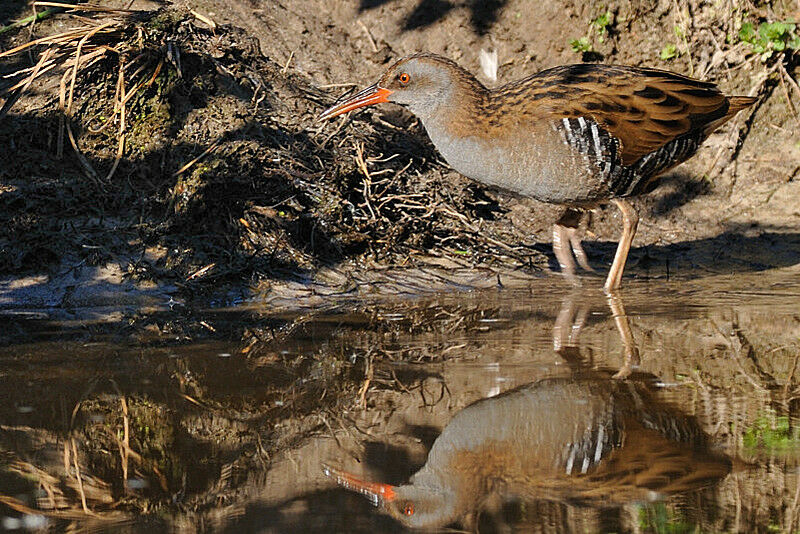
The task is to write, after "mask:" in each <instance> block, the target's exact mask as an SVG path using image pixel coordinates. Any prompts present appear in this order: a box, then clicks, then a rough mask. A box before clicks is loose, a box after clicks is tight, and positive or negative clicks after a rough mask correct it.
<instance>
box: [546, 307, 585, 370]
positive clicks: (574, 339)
mask: <svg viewBox="0 0 800 534" xmlns="http://www.w3.org/2000/svg"><path fill="white" fill-rule="evenodd" d="M588 316H589V304H587V303H586V302H581V303H580V304H579V305H578V306H576V305H575V299H574V298H573V296H572V295H570V296H568V297H567V298H565V299H564V302H562V303H561V310H560V311H559V312H558V317H557V318H556V322H555V324H554V325H553V350H555V351H556V352H557V353H558V354H560V355H561V357H562V358H564V360H565V361H566V362H567V363H568V364H569V365H570V366H571V367H579V366H580V365H581V364H582V363H583V357H582V356H581V353H580V350H579V349H578V336H579V335H580V333H581V329H583V325H584V324H586V318H587V317H588Z"/></svg>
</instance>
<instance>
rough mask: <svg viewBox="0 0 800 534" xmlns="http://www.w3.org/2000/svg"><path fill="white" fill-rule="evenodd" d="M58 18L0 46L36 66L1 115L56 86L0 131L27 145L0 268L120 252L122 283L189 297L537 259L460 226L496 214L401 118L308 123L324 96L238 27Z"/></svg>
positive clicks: (122, 14)
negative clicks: (238, 287) (325, 278)
mask: <svg viewBox="0 0 800 534" xmlns="http://www.w3.org/2000/svg"><path fill="white" fill-rule="evenodd" d="M48 5H49V4H48ZM69 13H79V14H80V20H81V21H82V25H81V26H79V27H78V28H77V29H74V30H69V31H66V32H62V33H60V34H57V35H54V36H50V37H45V38H40V39H37V40H35V41H30V42H27V43H25V44H23V45H19V46H16V47H14V48H11V49H10V50H7V51H5V52H3V53H2V56H3V57H5V58H14V57H19V56H21V55H24V54H25V53H35V54H36V57H37V58H38V59H37V60H36V63H35V65H34V66H33V67H25V68H18V69H16V70H13V71H12V72H9V73H7V74H6V78H7V80H9V81H8V82H7V83H6V85H4V87H3V89H2V91H0V98H2V97H5V104H4V111H5V112H9V110H12V109H13V108H12V106H13V104H14V103H15V102H16V100H17V99H18V98H19V97H20V96H21V95H22V94H24V92H25V91H26V90H30V89H31V87H33V86H34V81H35V80H36V83H37V84H46V83H47V82H46V81H43V80H46V77H47V76H48V75H55V76H56V77H58V76H60V83H59V84H58V85H57V86H53V89H52V90H51V91H50V92H45V93H44V94H43V95H42V98H44V100H45V101H44V102H43V105H42V106H41V108H39V109H38V110H36V111H31V112H29V113H25V114H16V115H15V114H14V113H13V112H12V113H11V114H10V115H9V116H7V117H6V118H5V122H6V128H4V130H3V132H2V133H0V136H4V137H5V139H4V141H7V142H9V143H16V144H17V145H19V146H24V148H25V155H21V156H20V157H19V158H16V160H15V161H13V162H12V163H11V165H9V166H7V167H6V168H5V169H3V170H2V171H0V172H2V175H3V179H4V180H5V181H6V183H7V186H6V191H5V193H4V194H3V196H2V202H3V204H4V209H3V210H2V218H3V221H2V223H3V226H4V227H5V229H6V230H5V231H4V232H3V236H2V237H0V240H2V246H3V248H4V250H5V252H6V253H4V254H3V255H2V257H0V270H2V271H4V272H25V271H30V270H36V269H41V268H43V267H47V266H48V265H49V266H51V267H52V266H54V265H55V264H56V263H57V262H59V261H60V260H63V259H64V258H73V259H74V261H79V262H87V263H89V264H98V263H102V262H106V261H109V260H111V259H112V258H120V257H123V258H128V259H129V263H128V269H129V274H130V275H131V276H134V277H140V278H149V279H157V280H160V281H162V282H163V281H172V282H179V283H180V284H181V286H182V287H184V288H185V289H187V290H196V289H200V288H202V287H205V286H207V285H216V284H219V283H220V282H235V281H239V282H241V281H247V282H248V283H257V281H258V280H259V279H276V278H277V279H280V278H284V277H290V278H291V277H298V276H301V277H302V276H310V275H312V273H313V272H314V271H315V269H316V268H318V267H319V266H321V265H333V264H336V263H338V262H341V261H343V260H347V259H352V258H361V259H363V260H367V261H371V262H377V263H388V262H392V263H397V264H408V262H410V261H411V262H413V261H414V257H415V256H422V255H431V254H433V255H440V254H446V255H452V256H454V257H455V258H459V257H465V258H466V259H467V260H468V262H469V263H476V262H487V261H488V262H489V263H491V262H495V261H498V262H506V263H513V264H515V265H519V266H532V265H534V264H540V263H541V261H542V255H541V254H540V253H538V252H537V251H535V250H533V249H531V248H529V247H526V246H524V245H522V244H516V245H509V244H506V242H510V243H512V244H513V243H515V241H514V240H513V239H512V240H509V239H507V236H503V235H498V233H497V232H496V231H491V230H489V231H487V229H486V228H484V227H482V225H481V223H480V221H479V222H478V223H475V222H472V221H473V220H475V215H477V214H482V215H484V216H488V217H489V218H492V217H493V216H494V215H493V214H494V213H497V212H500V211H502V210H501V209H500V208H499V207H498V205H497V204H496V202H495V201H494V200H492V199H491V198H489V197H486V196H485V195H484V194H483V193H482V192H481V191H480V190H479V189H478V188H476V187H474V186H472V185H469V184H466V183H463V184H456V185H455V186H453V185H446V186H445V185H444V184H443V182H442V172H441V166H440V164H439V163H438V162H437V160H436V158H437V156H436V154H435V153H434V152H433V151H432V149H431V147H429V146H426V145H423V144H420V143H417V142H416V141H415V138H412V137H409V136H408V135H407V134H406V133H405V132H404V127H405V122H404V119H402V118H399V117H398V119H397V123H396V124H395V123H390V122H387V121H385V120H378V121H367V120H364V119H363V118H356V119H355V120H354V121H341V122H339V123H338V124H337V125H336V128H335V129H333V130H331V129H327V130H325V129H323V125H322V124H319V123H315V122H314V117H315V115H316V114H317V112H318V111H319V109H320V107H321V105H326V104H329V103H330V102H331V101H332V97H331V96H329V93H326V92H325V91H324V89H323V88H318V87H314V86H313V85H311V84H310V83H309V82H308V81H307V80H305V79H303V78H302V77H301V76H299V75H297V74H293V73H291V72H290V71H287V69H286V68H285V66H281V65H277V64H275V63H274V62H272V61H271V60H269V59H268V58H265V57H263V56H261V54H260V53H259V47H258V43H257V41H255V40H254V39H252V38H250V37H248V36H247V35H245V34H244V33H243V32H242V31H241V30H238V29H236V28H232V27H227V26H222V25H215V26H214V27H209V25H208V24H205V23H203V22H202V21H200V20H198V19H197V18H196V17H195V16H193V15H191V14H189V13H183V12H179V11H174V10H162V11H159V12H149V13H142V12H129V11H125V10H109V9H100V8H96V7H93V6H91V5H89V6H79V7H76V9H75V10H74V11H70V12H69ZM328 90H331V91H335V92H340V91H341V88H339V87H328ZM42 132H47V135H42ZM52 132H57V135H53V134H52ZM65 139H66V141H65ZM67 142H68V147H67V149H66V150H65V148H64V147H65V145H66V143H67ZM54 162H58V165H59V168H60V171H59V172H60V173H61V175H62V178H61V179H60V180H59V182H58V183H57V184H56V183H54V182H53V180H52V177H51V176H49V175H50V174H52V171H51V170H50V169H52V165H53V163H54ZM23 176H24V178H23ZM54 200H55V201H54ZM512 233H513V232H512Z"/></svg>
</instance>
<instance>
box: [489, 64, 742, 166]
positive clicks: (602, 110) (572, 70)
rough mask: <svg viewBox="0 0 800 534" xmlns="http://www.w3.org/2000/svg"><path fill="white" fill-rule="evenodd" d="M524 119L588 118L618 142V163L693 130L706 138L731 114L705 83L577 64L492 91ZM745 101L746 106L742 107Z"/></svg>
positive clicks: (661, 73) (666, 74) (645, 71)
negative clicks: (517, 109) (519, 110)
mask: <svg viewBox="0 0 800 534" xmlns="http://www.w3.org/2000/svg"><path fill="white" fill-rule="evenodd" d="M496 95H497V96H498V97H499V98H498V100H500V101H505V102H508V103H509V104H513V105H520V104H521V105H522V106H523V107H524V108H525V109H526V111H527V113H526V115H528V116H535V117H537V118H542V117H554V118H565V117H566V118H577V117H590V118H592V119H594V121H595V122H597V123H598V124H599V125H601V126H602V127H603V128H605V129H606V130H607V131H608V132H609V133H610V134H611V135H613V136H614V137H616V138H617V139H619V141H620V145H621V149H620V155H621V157H622V163H623V164H625V165H630V164H631V163H634V162H635V161H637V160H638V159H639V158H641V157H642V156H644V155H645V154H649V153H650V152H653V151H655V150H657V149H659V148H660V147H662V146H664V145H665V144H667V143H668V142H670V141H672V140H673V139H675V138H677V137H679V136H681V135H684V134H686V133H689V132H693V131H703V132H704V133H706V134H708V133H710V132H711V130H713V129H714V128H716V127H717V126H719V125H720V124H722V122H725V120H727V119H728V118H730V117H731V116H732V115H733V114H735V113H736V112H737V111H739V110H740V109H742V107H744V105H745V102H742V106H738V107H737V108H736V109H735V110H734V109H732V106H731V105H730V103H729V99H728V97H726V96H725V95H723V94H722V93H721V92H720V90H719V89H717V87H716V86H715V85H714V84H712V83H709V82H702V81H699V80H694V79H692V78H688V77H686V76H681V75H679V74H674V73H672V72H667V71H661V70H656V69H641V68H636V67H621V66H610V65H598V64H579V65H567V66H564V67H556V68H553V69H549V70H546V71H542V72H540V73H538V74H535V75H534V76H532V77H530V78H527V79H525V80H521V81H519V82H515V83H512V84H509V85H506V86H504V87H501V88H500V89H498V90H497V92H496ZM750 103H751V102H750V101H747V102H746V105H749V104H750Z"/></svg>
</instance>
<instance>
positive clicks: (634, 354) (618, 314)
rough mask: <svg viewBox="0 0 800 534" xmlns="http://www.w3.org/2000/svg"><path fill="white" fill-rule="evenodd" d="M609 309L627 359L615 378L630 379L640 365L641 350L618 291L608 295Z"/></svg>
mask: <svg viewBox="0 0 800 534" xmlns="http://www.w3.org/2000/svg"><path fill="white" fill-rule="evenodd" d="M608 307H609V309H610V310H611V315H612V316H613V317H614V324H615V325H616V327H617V332H619V337H620V338H621V339H622V345H623V346H624V347H625V359H624V361H623V362H622V367H620V368H619V371H617V372H616V374H615V375H614V378H617V379H624V378H628V376H630V374H631V371H632V370H633V367H634V366H637V365H639V349H638V347H637V346H636V341H634V339H633V333H632V332H631V324H630V322H629V321H628V315H627V314H626V313H625V307H624V306H623V304H622V298H621V297H620V296H619V293H617V292H616V291H612V292H609V293H608Z"/></svg>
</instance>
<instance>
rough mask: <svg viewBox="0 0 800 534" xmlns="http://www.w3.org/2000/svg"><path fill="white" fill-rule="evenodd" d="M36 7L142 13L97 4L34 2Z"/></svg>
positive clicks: (135, 10)
mask: <svg viewBox="0 0 800 534" xmlns="http://www.w3.org/2000/svg"><path fill="white" fill-rule="evenodd" d="M33 5H34V7H36V6H42V7H64V8H67V9H71V10H72V11H98V12H100V13H141V11H140V10H137V9H123V8H115V7H105V6H100V5H97V4H65V3H63V2H34V3H33Z"/></svg>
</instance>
